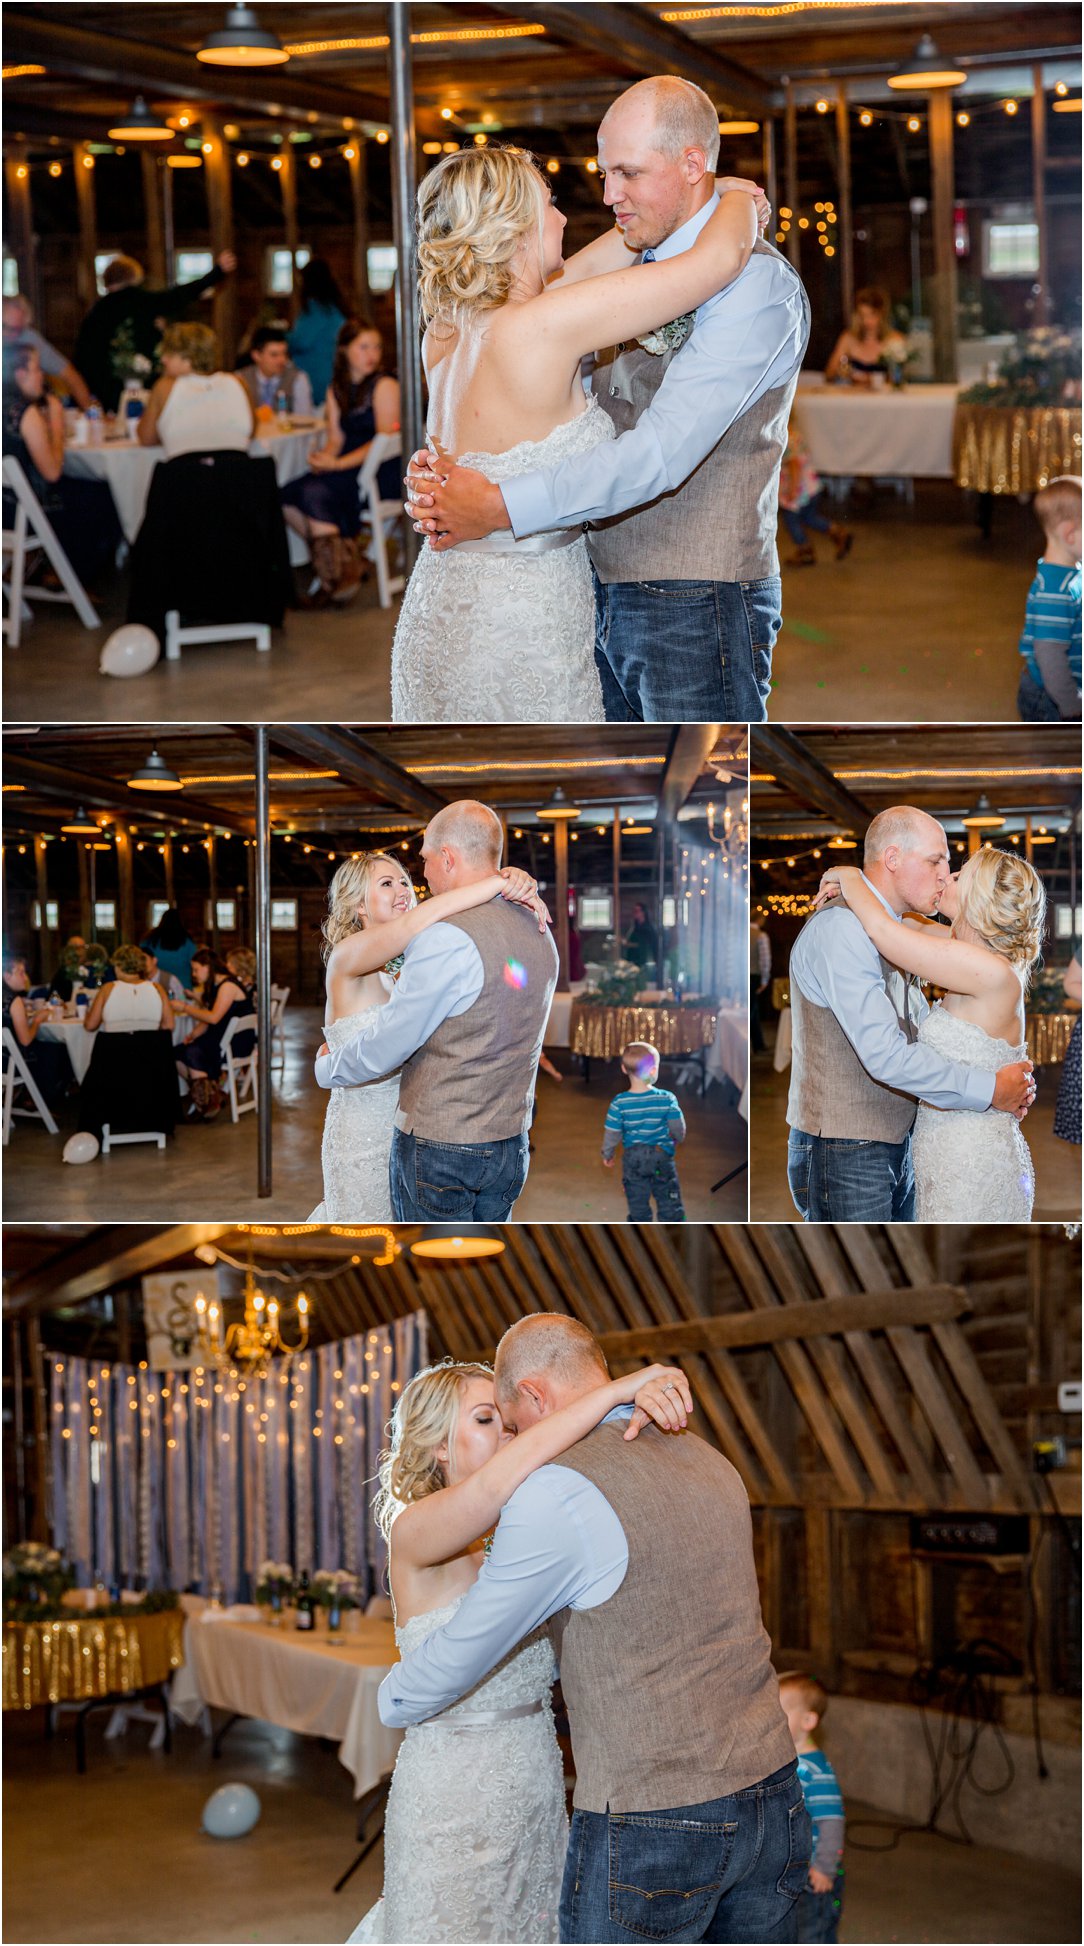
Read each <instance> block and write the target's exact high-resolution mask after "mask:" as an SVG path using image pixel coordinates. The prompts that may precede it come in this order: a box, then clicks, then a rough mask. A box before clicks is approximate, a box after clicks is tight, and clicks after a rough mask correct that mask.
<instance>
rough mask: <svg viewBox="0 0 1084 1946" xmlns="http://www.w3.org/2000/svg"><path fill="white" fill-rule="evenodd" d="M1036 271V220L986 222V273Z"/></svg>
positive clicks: (1031, 273)
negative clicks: (1032, 221)
mask: <svg viewBox="0 0 1084 1946" xmlns="http://www.w3.org/2000/svg"><path fill="white" fill-rule="evenodd" d="M1038 270H1039V225H1038V224H1037V223H1031V222H1023V223H987V225H986V275H987V276H988V277H1035V276H1036V275H1037V274H1038Z"/></svg>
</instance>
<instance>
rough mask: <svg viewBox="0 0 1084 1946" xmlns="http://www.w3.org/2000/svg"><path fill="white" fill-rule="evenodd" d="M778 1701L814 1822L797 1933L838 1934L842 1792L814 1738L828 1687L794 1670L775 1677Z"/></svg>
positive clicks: (805, 1936) (806, 1936) (807, 1936)
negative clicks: (810, 1856) (791, 1738)
mask: <svg viewBox="0 0 1084 1946" xmlns="http://www.w3.org/2000/svg"><path fill="white" fill-rule="evenodd" d="M779 1700H780V1702H781V1703H782V1705H783V1714H784V1716H785V1717H786V1719H787V1724H788V1727H789V1729H790V1733H791V1736H792V1737H793V1739H794V1748H795V1751H796V1753H797V1757H798V1781H799V1783H800V1784H801V1786H802V1795H803V1797H804V1798H805V1808H806V1810H807V1811H808V1812H809V1818H810V1823H811V1824H812V1826H813V1857H812V1859H811V1860H810V1865H809V1883H808V1885H807V1887H806V1890H805V1891H804V1892H803V1893H802V1894H801V1896H800V1897H799V1900H798V1910H797V1915H796V1917H797V1924H798V1930H797V1932H796V1933H795V1938H796V1939H798V1940H802V1941H805V1940H817V1941H820V1940H827V1941H828V1942H829V1946H833V1943H834V1942H835V1941H836V1940H837V1939H838V1938H839V1921H840V1916H841V1914H842V1911H843V1831H844V1824H845V1820H844V1815H843V1796H842V1793H841V1791H840V1788H839V1783H838V1780H837V1778H836V1773H835V1771H834V1770H833V1769H832V1766H831V1764H830V1763H829V1761H828V1759H827V1757H826V1756H825V1754H824V1752H823V1750H818V1748H817V1745H816V1744H815V1742H814V1741H813V1739H814V1736H815V1734H816V1732H817V1729H818V1727H819V1725H820V1723H821V1721H822V1719H823V1717H824V1712H825V1710H826V1709H827V1708H828V1692H827V1690H826V1689H825V1688H824V1685H823V1683H819V1682H818V1681H817V1678H816V1676H806V1675H803V1674H802V1673H801V1672H800V1671H798V1670H795V1671H793V1672H791V1673H788V1674H787V1675H783V1676H780V1678H779Z"/></svg>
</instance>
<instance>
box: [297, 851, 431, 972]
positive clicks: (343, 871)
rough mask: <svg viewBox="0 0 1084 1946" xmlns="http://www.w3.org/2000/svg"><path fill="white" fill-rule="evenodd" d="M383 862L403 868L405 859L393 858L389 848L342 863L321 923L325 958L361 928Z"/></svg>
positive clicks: (328, 894)
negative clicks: (370, 890) (370, 888)
mask: <svg viewBox="0 0 1084 1946" xmlns="http://www.w3.org/2000/svg"><path fill="white" fill-rule="evenodd" d="M382 865H390V866H391V867H392V870H393V871H396V872H401V871H402V869H403V861H402V859H401V858H391V857H389V855H388V853H387V852H386V851H363V852H362V853H361V856H360V857H359V858H348V859H347V860H346V863H345V864H344V865H340V866H339V869H338V871H337V872H336V874H335V876H334V878H333V879H332V881H331V884H330V885H329V886H328V889H327V907H328V910H327V918H326V919H325V920H324V923H323V926H322V927H321V931H322V933H323V935H324V948H323V956H324V959H325V961H326V960H328V959H330V957H331V949H332V947H333V946H337V945H338V943H339V941H340V939H349V937H350V934H351V933H353V932H360V931H361V929H362V926H363V924H364V921H363V919H362V917H361V914H362V912H363V911H364V909H365V901H366V899H367V898H368V896H369V887H370V885H371V884H372V881H373V877H374V875H375V873H376V872H377V871H378V870H379V868H380V867H381V866H382ZM414 903H415V904H417V900H415V901H414Z"/></svg>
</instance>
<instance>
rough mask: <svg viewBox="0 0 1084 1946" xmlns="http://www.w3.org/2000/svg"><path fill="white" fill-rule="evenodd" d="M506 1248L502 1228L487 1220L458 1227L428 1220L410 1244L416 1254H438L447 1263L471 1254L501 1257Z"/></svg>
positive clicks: (412, 1251) (411, 1250)
mask: <svg viewBox="0 0 1084 1946" xmlns="http://www.w3.org/2000/svg"><path fill="white" fill-rule="evenodd" d="M503 1249H504V1238H503V1237H502V1236H501V1234H500V1231H499V1230H496V1229H493V1228H491V1227H490V1226H489V1225H488V1224H485V1223H465V1224H463V1225H462V1227H461V1228H459V1229H455V1228H453V1227H452V1225H451V1224H438V1223H427V1224H426V1226H425V1228H424V1229H423V1231H422V1233H421V1235H420V1236H419V1237H418V1238H417V1239H416V1241H415V1242H414V1243H412V1244H411V1246H410V1254H411V1256H412V1257H435V1258H438V1259H440V1260H443V1261H445V1262H447V1261H448V1260H449V1259H457V1258H458V1259H460V1260H463V1259H465V1258H467V1257H499V1256H500V1254H501V1252H502V1250H503Z"/></svg>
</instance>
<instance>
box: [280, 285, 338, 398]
mask: <svg viewBox="0 0 1084 1946" xmlns="http://www.w3.org/2000/svg"><path fill="white" fill-rule="evenodd" d="M297 286H298V295H299V297H300V299H301V308H300V310H299V311H298V314H297V317H296V319H295V320H294V323H293V324H292V325H291V327H290V337H289V351H290V357H291V358H292V359H293V361H294V364H295V365H296V366H298V368H299V370H301V371H303V372H306V373H307V374H308V379H309V384H310V385H311V387H312V396H313V399H314V400H315V402H316V404H317V405H318V406H320V405H323V403H324V394H325V392H326V391H327V388H328V385H329V384H330V381H331V368H332V365H333V364H334V362H335V346H336V342H337V340H338V336H339V332H340V331H341V330H342V327H343V325H344V324H345V322H346V299H345V298H344V297H343V294H342V292H341V290H340V289H339V286H338V284H337V283H336V282H335V278H334V276H333V275H332V271H331V266H330V264H328V263H326V262H325V261H324V259H323V257H310V258H309V261H308V263H307V264H303V265H302V267H301V271H300V273H299V276H298V280H297Z"/></svg>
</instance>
